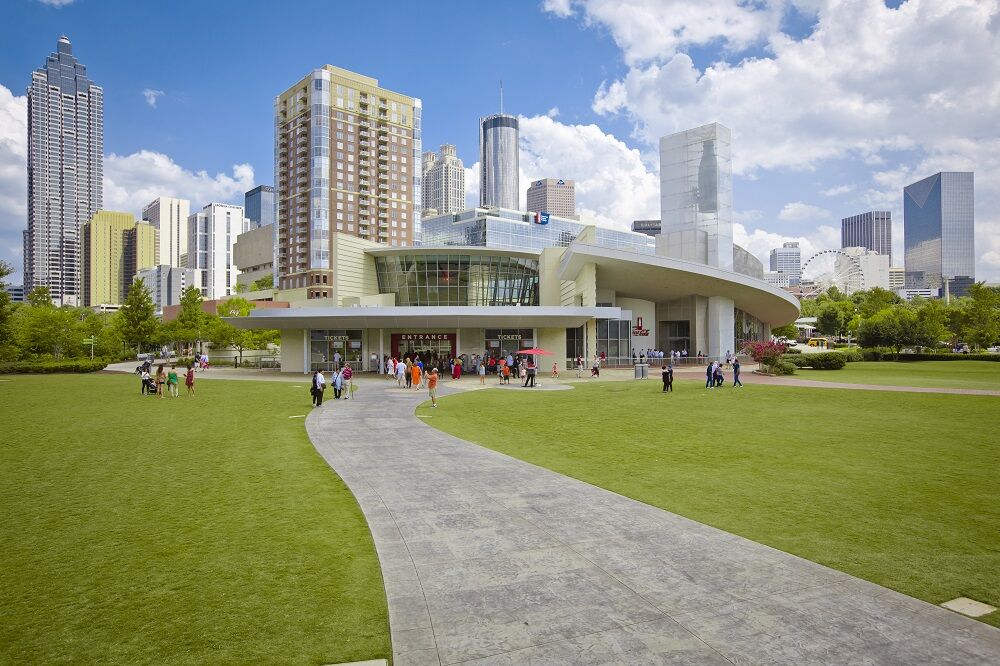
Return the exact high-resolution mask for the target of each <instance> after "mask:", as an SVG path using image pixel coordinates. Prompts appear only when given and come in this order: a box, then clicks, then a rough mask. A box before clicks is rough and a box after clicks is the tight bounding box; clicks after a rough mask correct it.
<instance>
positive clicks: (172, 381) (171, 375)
mask: <svg viewBox="0 0 1000 666" xmlns="http://www.w3.org/2000/svg"><path fill="white" fill-rule="evenodd" d="M178 383H179V382H178V380H177V366H176V365H172V366H170V372H168V373H167V390H168V391H170V397H171V398H176V397H177V385H178Z"/></svg>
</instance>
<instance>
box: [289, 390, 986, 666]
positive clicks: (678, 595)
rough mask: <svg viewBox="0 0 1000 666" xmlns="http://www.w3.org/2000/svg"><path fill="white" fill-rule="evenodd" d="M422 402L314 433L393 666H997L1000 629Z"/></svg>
mask: <svg viewBox="0 0 1000 666" xmlns="http://www.w3.org/2000/svg"><path fill="white" fill-rule="evenodd" d="M426 395H427V394H426V392H425V391H405V390H400V389H397V388H395V386H393V387H392V388H389V387H388V386H387V385H379V383H377V382H371V383H369V384H366V386H365V391H364V392H363V393H362V392H359V393H358V396H359V398H360V399H358V400H353V401H341V402H336V403H334V402H332V401H328V402H327V403H325V404H324V405H323V407H322V408H320V409H316V410H313V412H312V413H311V415H310V416H309V418H308V419H307V421H306V427H307V429H308V432H309V436H310V438H311V439H312V441H313V443H314V445H315V446H316V448H317V450H318V451H319V452H320V454H322V455H323V457H324V458H325V459H326V460H327V462H329V464H330V465H331V466H332V467H333V468H334V469H335V470H336V471H337V473H339V474H340V475H341V476H342V477H343V479H344V480H345V481H346V482H347V484H348V485H349V486H350V488H351V490H352V491H353V492H354V494H355V496H356V497H357V499H358V502H359V503H360V505H361V509H362V511H363V512H364V514H365V517H366V518H367V520H368V523H369V525H370V527H371V530H372V534H373V536H374V540H375V547H376V550H377V551H378V556H379V560H380V562H381V566H382V573H383V578H384V580H385V589H386V596H387V598H388V603H389V621H390V628H391V633H392V645H393V651H394V655H395V656H394V663H395V664H396V666H404V665H406V664H457V663H474V664H526V663H532V664H534V663H546V664H570V663H572V664H597V663H600V664H606V663H622V664H661V663H671V664H673V663H683V664H831V663H836V664H914V663H933V664H1000V630H997V629H995V628H993V627H990V626H987V625H985V624H982V623H979V622H977V621H974V620H971V619H968V618H965V617H962V616H959V615H957V614H955V613H952V612H951V611H947V610H944V609H942V608H938V607H936V606H933V605H930V604H927V603H924V602H922V601H918V600H916V599H913V598H910V597H907V596H904V595H902V594H898V593H896V592H893V591H891V590H888V589H885V588H882V587H879V586H877V585H874V584H871V583H867V582H865V581H862V580H859V579H856V578H852V577H851V576H848V575H846V574H843V573H840V572H837V571H833V570H831V569H827V568H825V567H822V566H820V565H817V564H813V563H811V562H807V561H805V560H802V559H799V558H797V557H794V556H792V555H788V554H786V553H783V552H780V551H777V550H774V549H772V548H769V547H767V546H763V545H760V544H757V543H754V542H751V541H748V540H746V539H743V538H740V537H736V536H734V535H731V534H728V533H726V532H722V531H719V530H716V529H714V528H711V527H707V526H705V525H702V524H700V523H696V522H693V521H690V520H687V519H685V518H682V517H680V516H677V515H674V514H672V513H668V512H666V511H662V510H660V509H656V508H653V507H650V506H648V505H645V504H641V503H639V502H635V501H633V500H630V499H627V498H625V497H622V496H620V495H616V494H614V493H611V492H608V491H605V490H602V489H600V488H596V487H594V486H591V485H588V484H585V483H582V482H580V481H576V480H573V479H570V478H568V477H565V476H562V475H559V474H556V473H554V472H551V471H548V470H545V469H542V468H539V467H535V466H533V465H530V464H528V463H524V462H521V461H519V460H515V459H513V458H510V457H508V456H505V455H502V454H499V453H496V452H493V451H490V450H487V449H484V448H481V447H478V446H475V445H473V444H470V443H468V442H465V441H463V440H460V439H457V438H455V437H452V436H450V435H447V434H444V433H442V432H439V431H437V430H435V429H433V428H430V427H429V426H427V425H426V424H425V423H424V422H423V421H422V419H418V418H416V417H415V416H414V408H415V407H416V405H417V404H419V403H420V402H422V401H423V400H425V399H426ZM439 409H440V410H446V409H448V401H447V400H445V401H444V402H443V404H442V406H441V407H439ZM432 418H433V414H432Z"/></svg>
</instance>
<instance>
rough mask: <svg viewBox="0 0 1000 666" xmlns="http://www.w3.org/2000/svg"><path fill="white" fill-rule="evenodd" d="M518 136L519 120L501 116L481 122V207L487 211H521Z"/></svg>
mask: <svg viewBox="0 0 1000 666" xmlns="http://www.w3.org/2000/svg"><path fill="white" fill-rule="evenodd" d="M518 134H519V125H518V121H517V118H516V117H515V116H509V115H506V114H503V113H498V114H497V115H495V116H489V117H487V118H482V119H481V120H480V121H479V205H480V206H482V207H484V208H509V209H511V210H520V208H521V202H520V199H521V188H520V185H519V184H518V173H519V171H518V169H519V164H518V146H517V138H518Z"/></svg>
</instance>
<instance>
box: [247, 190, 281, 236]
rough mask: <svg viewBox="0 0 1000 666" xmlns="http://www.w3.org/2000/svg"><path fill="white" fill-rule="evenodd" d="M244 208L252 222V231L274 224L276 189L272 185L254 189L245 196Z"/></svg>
mask: <svg viewBox="0 0 1000 666" xmlns="http://www.w3.org/2000/svg"><path fill="white" fill-rule="evenodd" d="M243 208H244V214H245V215H246V216H247V219H248V220H250V229H259V228H260V227H266V226H268V225H269V224H274V219H275V211H274V188H273V187H271V186H270V185H258V186H257V187H255V188H253V189H252V190H250V191H249V192H247V193H246V194H244V195H243ZM272 228H273V227H272ZM250 229H245V230H244V231H250Z"/></svg>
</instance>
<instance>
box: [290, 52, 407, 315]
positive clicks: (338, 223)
mask: <svg viewBox="0 0 1000 666" xmlns="http://www.w3.org/2000/svg"><path fill="white" fill-rule="evenodd" d="M420 115H421V102H420V100H419V99H417V98H414V97H408V96H406V95H402V94H400V93H396V92H392V91H390V90H386V89H384V88H380V87H379V85H378V80H376V79H373V78H370V77H367V76H362V75H360V74H355V73H354V72H349V71H347V70H345V69H340V68H338V67H333V66H332V65H325V66H323V67H322V68H321V69H316V70H313V71H312V73H310V74H309V75H308V76H306V77H305V78H303V79H302V80H301V81H299V82H298V83H296V84H295V85H294V86H292V87H291V88H289V89H288V90H286V91H285V92H283V93H281V95H279V96H278V97H277V99H276V100H275V104H274V123H275V132H274V134H275V144H274V167H275V169H274V183H275V195H276V198H277V200H278V221H277V223H276V224H277V227H276V229H277V238H276V253H275V254H276V257H275V270H276V272H277V275H276V276H275V278H276V282H277V284H278V286H279V287H280V288H282V289H292V288H307V289H308V291H307V296H308V297H309V298H322V297H323V294H324V292H329V291H330V287H329V285H331V284H332V283H333V270H332V269H333V266H331V262H330V256H331V247H332V245H331V242H332V237H331V233H332V232H339V233H344V234H351V235H354V236H358V237H359V238H364V239H367V240H370V241H374V242H378V243H385V244H387V245H412V244H413V238H414V233H415V231H416V229H417V225H418V223H419V218H420V201H421V194H420V152H421V141H420ZM324 285H326V289H324V288H323V287H324Z"/></svg>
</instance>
